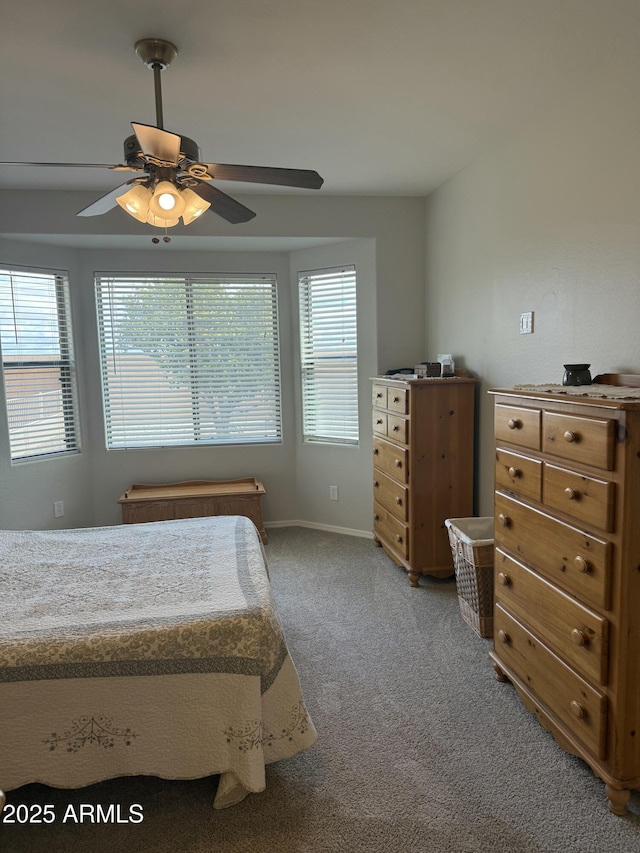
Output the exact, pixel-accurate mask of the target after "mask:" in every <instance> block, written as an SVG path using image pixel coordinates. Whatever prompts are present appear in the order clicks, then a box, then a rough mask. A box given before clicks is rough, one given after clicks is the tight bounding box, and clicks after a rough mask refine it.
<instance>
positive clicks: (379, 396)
mask: <svg viewBox="0 0 640 853" xmlns="http://www.w3.org/2000/svg"><path fill="white" fill-rule="evenodd" d="M387 390H388V388H387V386H386V385H376V384H375V383H374V385H373V388H372V392H371V399H372V402H373V405H374V406H377V407H378V408H379V409H386V408H387Z"/></svg>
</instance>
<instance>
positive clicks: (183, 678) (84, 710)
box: [0, 516, 316, 808]
mask: <svg viewBox="0 0 640 853" xmlns="http://www.w3.org/2000/svg"><path fill="white" fill-rule="evenodd" d="M0 590H2V596H1V598H0V756H1V760H0V788H1V789H4V790H5V791H7V790H11V789H13V788H17V787H19V786H20V785H24V784H26V783H30V782H40V783H44V784H46V785H51V786H53V787H61V788H79V787H82V786H85V785H90V784H93V783H95V782H98V781H101V780H103V779H111V778H115V777H118V776H131V775H140V774H142V775H151V776H159V777H161V778H166V779H195V778H200V777H205V776H210V775H214V774H220V780H219V783H218V788H217V792H216V796H215V800H214V807H215V808H224V807H226V806H230V805H233V804H235V803H237V802H239V801H240V800H241V799H242V798H243V797H244V796H246V794H247V793H249V792H258V791H261V790H263V789H264V788H265V765H266V764H268V763H271V762H274V761H279V760H280V759H284V758H289V757H291V756H293V755H295V754H297V753H298V752H300V751H302V750H304V749H307V748H309V747H310V746H312V745H313V743H314V742H315V740H316V731H315V729H314V726H313V723H312V721H311V719H310V718H309V715H308V713H307V711H306V708H305V705H304V701H303V697H302V693H301V688H300V682H299V678H298V674H297V672H296V669H295V666H294V664H293V662H292V660H291V657H290V655H289V652H288V649H287V646H286V642H285V637H284V634H283V630H282V626H281V623H280V620H279V618H278V615H277V612H276V608H275V604H274V601H273V597H272V593H271V587H270V583H269V578H268V574H267V566H266V560H265V555H264V548H263V545H262V543H261V542H260V539H259V537H258V534H257V532H256V529H255V527H254V525H253V523H252V522H251V521H249V519H247V518H244V517H240V516H219V517H213V518H197V519H185V520H177V521H162V522H155V523H152V524H129V525H122V526H114V527H97V528H87V529H75V530H55V531H25V530H22V531H1V532H0Z"/></svg>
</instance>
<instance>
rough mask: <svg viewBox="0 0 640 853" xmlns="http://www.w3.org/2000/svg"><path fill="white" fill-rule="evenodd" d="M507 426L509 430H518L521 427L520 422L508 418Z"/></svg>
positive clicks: (516, 419)
mask: <svg viewBox="0 0 640 853" xmlns="http://www.w3.org/2000/svg"><path fill="white" fill-rule="evenodd" d="M507 426H508V427H509V429H520V427H521V426H522V421H519V420H518V418H509V420H508V421H507Z"/></svg>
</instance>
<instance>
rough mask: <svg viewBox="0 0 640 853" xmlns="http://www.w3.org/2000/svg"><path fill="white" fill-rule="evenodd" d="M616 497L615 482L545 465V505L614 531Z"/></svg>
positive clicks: (543, 499) (602, 528)
mask: <svg viewBox="0 0 640 853" xmlns="http://www.w3.org/2000/svg"><path fill="white" fill-rule="evenodd" d="M614 495H615V483H610V482H608V481H607V480H598V479H595V478H594V477H587V476H585V475H583V474H577V473H576V472H575V471H568V470H567V469H566V468H559V467H557V466H555V465H550V464H549V463H548V462H545V463H544V473H543V498H542V501H543V503H544V505H545V506H548V507H551V508H552V509H557V510H560V512H564V513H567V515H571V516H573V517H574V518H577V519H578V520H579V521H583V522H584V523H585V524H588V525H593V526H594V527H599V528H600V529H601V530H607V531H611V530H612V529H613V504H614Z"/></svg>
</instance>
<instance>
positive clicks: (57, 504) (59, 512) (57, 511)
mask: <svg viewBox="0 0 640 853" xmlns="http://www.w3.org/2000/svg"><path fill="white" fill-rule="evenodd" d="M63 515H64V501H54V504H53V517H54V518H62V516H63Z"/></svg>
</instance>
